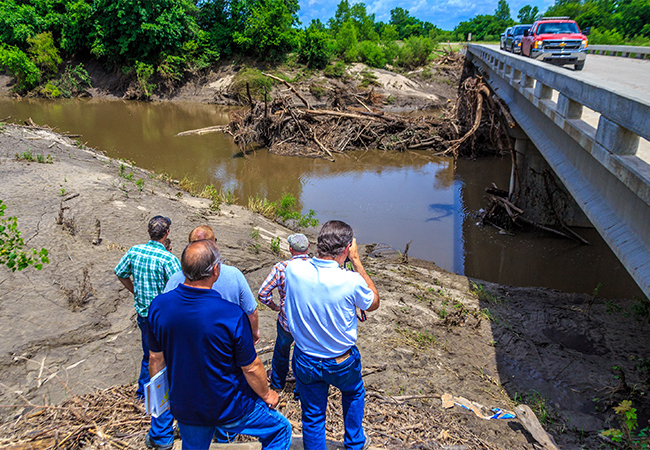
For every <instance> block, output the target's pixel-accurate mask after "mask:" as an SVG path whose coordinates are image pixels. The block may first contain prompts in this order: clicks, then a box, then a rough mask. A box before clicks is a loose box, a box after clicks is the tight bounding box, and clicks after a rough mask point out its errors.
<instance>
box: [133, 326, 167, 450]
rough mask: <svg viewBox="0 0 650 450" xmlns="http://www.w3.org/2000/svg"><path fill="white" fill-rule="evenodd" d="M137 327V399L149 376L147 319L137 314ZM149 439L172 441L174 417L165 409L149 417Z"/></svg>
mask: <svg viewBox="0 0 650 450" xmlns="http://www.w3.org/2000/svg"><path fill="white" fill-rule="evenodd" d="M138 328H140V335H141V337H142V363H141V365H140V378H138V390H137V391H136V396H137V398H138V399H144V385H145V384H147V383H148V382H149V381H150V379H151V378H150V377H149V346H148V345H147V336H149V319H147V318H146V317H142V316H140V315H139V314H138ZM149 435H150V436H151V440H152V441H153V443H154V444H156V445H167V444H171V443H172V442H174V417H173V416H172V413H171V412H170V411H169V410H167V411H165V412H164V413H162V414H161V415H159V416H158V417H151V429H150V430H149Z"/></svg>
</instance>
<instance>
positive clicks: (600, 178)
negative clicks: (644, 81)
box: [466, 44, 650, 296]
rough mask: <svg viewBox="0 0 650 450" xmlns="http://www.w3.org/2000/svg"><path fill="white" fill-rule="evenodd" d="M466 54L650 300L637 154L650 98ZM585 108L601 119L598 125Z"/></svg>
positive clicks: (647, 174)
mask: <svg viewBox="0 0 650 450" xmlns="http://www.w3.org/2000/svg"><path fill="white" fill-rule="evenodd" d="M466 57H467V58H468V59H470V60H471V61H472V62H473V63H474V65H475V66H476V67H477V69H478V70H479V72H481V73H483V75H484V76H485V78H486V80H487V81H488V83H489V84H490V86H491V87H492V89H494V90H495V91H496V92H497V94H498V95H499V96H500V97H501V98H503V99H504V101H505V102H506V103H507V104H508V106H509V107H510V110H511V112H512V113H513V117H514V118H515V120H516V121H517V122H518V123H519V125H520V126H521V128H522V130H523V131H524V132H525V133H526V135H527V136H528V137H529V138H530V139H531V140H532V141H533V143H534V144H535V146H536V147H537V149H538V150H539V151H540V152H541V153H542V155H543V156H544V158H545V159H546V160H547V162H549V164H550V165H551V167H553V169H554V170H555V172H556V174H557V175H558V176H559V178H560V179H561V180H562V182H563V183H564V184H565V186H566V187H567V189H568V190H569V192H571V194H572V195H573V196H574V198H575V199H576V201H577V202H578V204H579V205H580V206H581V207H582V209H583V211H584V212H585V213H586V215H587V217H588V218H589V219H590V220H591V222H592V223H593V224H594V226H595V227H596V228H597V229H598V230H599V232H600V234H601V235H602V236H603V237H604V238H605V240H606V241H607V242H608V244H609V245H610V247H612V249H613V250H614V253H616V255H617V256H618V257H619V258H620V259H621V261H622V262H623V264H624V265H625V267H626V268H627V269H628V271H629V272H630V273H631V274H632V276H633V278H634V279H635V280H636V281H637V283H638V284H639V286H640V287H641V288H642V290H643V291H644V292H645V293H646V295H649V296H650V228H648V225H647V224H648V223H650V207H649V206H650V164H649V163H648V162H647V161H646V160H645V159H644V158H642V157H640V156H638V155H637V151H638V149H639V143H640V138H643V139H645V140H648V141H650V100H647V99H639V98H636V97H634V96H633V95H625V91H624V90H620V91H616V90H615V88H614V89H612V87H611V86H605V85H598V84H596V83H591V82H588V81H584V80H583V79H581V77H580V73H581V72H577V76H576V75H575V74H574V73H573V72H569V71H567V70H566V69H564V68H560V67H556V66H553V65H551V64H547V63H543V62H540V61H535V60H531V59H528V58H520V57H518V56H515V55H511V54H509V53H506V52H503V51H500V50H497V49H492V48H489V47H486V46H482V45H476V44H469V45H468V47H467V52H466ZM648 67H649V68H650V65H649V66H648ZM554 91H556V93H557V96H556V95H554V94H555V92H554ZM556 98H557V101H556V100H555V99H556ZM585 108H588V109H591V110H593V111H595V112H596V113H599V114H600V117H599V118H598V125H597V128H594V127H593V126H592V125H590V124H589V123H587V122H586V121H585V120H583V109H585ZM589 155H590V156H589ZM592 158H593V159H592ZM592 161H593V162H592ZM628 195H629V197H628ZM628 199H629V200H628Z"/></svg>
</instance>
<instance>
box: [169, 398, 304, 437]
mask: <svg viewBox="0 0 650 450" xmlns="http://www.w3.org/2000/svg"><path fill="white" fill-rule="evenodd" d="M178 426H179V428H180V431H181V438H182V440H183V450H207V449H208V448H209V447H210V442H212V436H213V435H214V433H215V431H216V430H217V427H214V426H197V425H187V424H184V423H182V422H179V423H178ZM219 431H220V432H221V433H222V434H226V433H227V434H230V435H232V434H236V433H240V434H247V435H249V436H255V437H257V438H259V440H260V442H261V443H262V449H265V450H266V449H268V450H288V449H289V447H291V424H290V423H289V421H288V420H287V419H286V417H284V416H283V415H282V414H280V413H279V412H277V411H276V410H274V409H271V408H269V407H268V406H267V405H266V403H264V402H263V401H262V399H260V398H258V399H257V401H255V406H254V407H253V410H252V411H251V412H250V413H249V414H248V415H246V416H244V417H242V418H241V420H238V421H237V422H235V423H232V424H230V425H225V426H222V425H220V426H219Z"/></svg>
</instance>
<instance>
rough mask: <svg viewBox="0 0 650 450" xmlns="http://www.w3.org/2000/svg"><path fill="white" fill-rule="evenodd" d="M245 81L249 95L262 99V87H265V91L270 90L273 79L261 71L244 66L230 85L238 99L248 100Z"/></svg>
mask: <svg viewBox="0 0 650 450" xmlns="http://www.w3.org/2000/svg"><path fill="white" fill-rule="evenodd" d="M246 83H248V87H249V88H250V92H251V96H252V97H253V98H254V99H258V100H263V99H264V88H266V92H270V91H271V88H272V87H273V81H272V80H271V79H270V78H269V77H265V76H264V75H262V72H260V71H259V70H257V69H253V68H251V67H244V68H243V69H242V70H240V71H239V73H238V74H237V75H236V76H235V78H234V79H233V81H232V83H231V85H230V89H231V91H232V92H233V93H234V94H235V95H237V97H238V98H239V100H242V99H246V100H248V95H247V94H246Z"/></svg>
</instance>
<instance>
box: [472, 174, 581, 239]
mask: <svg viewBox="0 0 650 450" xmlns="http://www.w3.org/2000/svg"><path fill="white" fill-rule="evenodd" d="M485 192H486V194H487V195H486V198H487V200H488V206H487V207H486V208H484V209H481V210H480V211H479V213H478V217H479V219H480V221H481V223H482V224H483V225H490V226H492V227H494V228H496V229H497V230H499V233H501V234H509V235H514V233H513V231H515V230H523V229H524V228H525V227H527V226H528V227H534V228H537V229H539V230H541V231H544V232H547V233H550V234H553V235H555V236H559V237H562V238H565V239H572V240H575V241H578V242H580V243H582V244H586V245H589V244H590V243H589V241H587V240H586V239H585V238H583V237H582V236H580V235H579V234H578V233H576V232H575V231H573V230H572V229H571V228H569V227H568V226H567V225H566V224H565V223H564V222H562V220H561V219H560V217H559V215H558V214H557V212H556V213H555V222H556V223H555V225H552V226H547V225H543V224H540V223H537V222H535V221H533V220H530V219H528V218H526V217H525V216H524V214H525V211H524V210H522V209H521V208H519V207H517V206H516V205H515V203H514V202H513V201H511V196H510V195H509V193H508V191H504V190H502V189H499V188H498V187H497V186H496V185H495V184H494V183H493V184H492V186H491V187H487V188H485ZM550 203H551V204H552V202H550Z"/></svg>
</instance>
